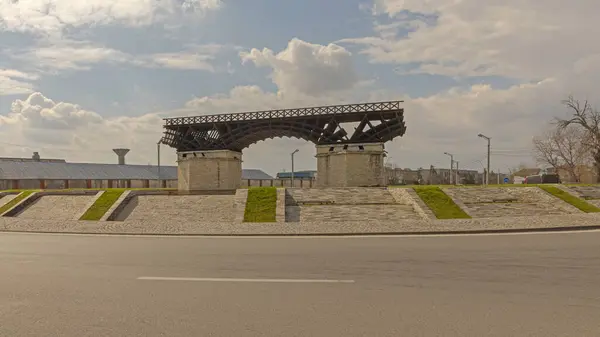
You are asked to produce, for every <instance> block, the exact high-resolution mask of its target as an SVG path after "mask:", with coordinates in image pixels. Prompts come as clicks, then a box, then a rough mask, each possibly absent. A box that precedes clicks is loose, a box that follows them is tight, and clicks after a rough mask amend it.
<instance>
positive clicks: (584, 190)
mask: <svg viewBox="0 0 600 337" xmlns="http://www.w3.org/2000/svg"><path fill="white" fill-rule="evenodd" d="M565 187H566V189H567V190H568V191H569V192H570V193H571V194H573V195H575V196H578V197H580V198H584V197H587V198H592V199H600V186H565Z"/></svg>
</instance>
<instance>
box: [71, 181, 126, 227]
mask: <svg viewBox="0 0 600 337" xmlns="http://www.w3.org/2000/svg"><path fill="white" fill-rule="evenodd" d="M125 191H127V190H126V189H109V190H105V191H104V193H102V195H101V196H100V197H99V198H98V199H96V201H95V202H94V204H93V205H92V206H91V207H90V208H88V210H87V211H85V213H83V215H82V216H81V218H79V220H90V221H98V220H100V219H102V216H104V214H105V213H106V212H107V211H108V210H109V209H110V208H111V207H112V205H114V203H115V202H116V201H117V200H118V199H119V197H120V196H121V195H122V194H123V193H124V192H125Z"/></svg>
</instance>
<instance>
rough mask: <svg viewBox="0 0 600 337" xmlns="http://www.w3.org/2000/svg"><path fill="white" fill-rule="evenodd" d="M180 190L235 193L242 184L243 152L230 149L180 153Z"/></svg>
mask: <svg viewBox="0 0 600 337" xmlns="http://www.w3.org/2000/svg"><path fill="white" fill-rule="evenodd" d="M177 185H178V189H179V191H186V192H188V191H201V190H234V189H238V188H240V187H241V185H242V153H241V152H236V151H230V150H215V151H189V152H178V153H177Z"/></svg>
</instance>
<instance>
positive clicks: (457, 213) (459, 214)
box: [413, 186, 471, 219]
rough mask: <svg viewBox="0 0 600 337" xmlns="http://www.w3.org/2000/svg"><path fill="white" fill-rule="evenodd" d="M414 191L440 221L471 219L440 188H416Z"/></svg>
mask: <svg viewBox="0 0 600 337" xmlns="http://www.w3.org/2000/svg"><path fill="white" fill-rule="evenodd" d="M413 190H414V191H415V192H416V193H417V195H418V196H419V198H421V200H423V202H424V203H425V205H427V207H429V209H431V211H432V212H433V214H434V215H435V216H436V218H438V219H470V218H471V217H470V216H469V215H468V214H467V213H466V212H465V211H464V210H462V209H461V208H460V207H459V206H458V205H457V204H456V203H455V202H454V201H452V198H450V197H449V196H448V195H447V194H446V193H444V191H442V189H441V188H440V187H438V186H419V187H417V186H415V187H413Z"/></svg>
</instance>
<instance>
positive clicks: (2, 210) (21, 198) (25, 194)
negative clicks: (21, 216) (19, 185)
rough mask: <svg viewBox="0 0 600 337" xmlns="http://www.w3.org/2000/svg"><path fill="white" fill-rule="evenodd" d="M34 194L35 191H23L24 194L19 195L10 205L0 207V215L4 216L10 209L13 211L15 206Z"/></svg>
mask: <svg viewBox="0 0 600 337" xmlns="http://www.w3.org/2000/svg"><path fill="white" fill-rule="evenodd" d="M33 192H35V191H23V192H22V193H20V194H19V195H17V196H16V197H15V198H14V199H13V200H11V201H9V202H8V203H6V204H5V205H3V206H1V207H0V214H2V213H4V212H6V211H8V210H9V209H11V208H12V207H13V206H14V205H16V204H18V203H20V202H21V200H23V199H25V198H27V197H28V196H29V195H31V193H33Z"/></svg>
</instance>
